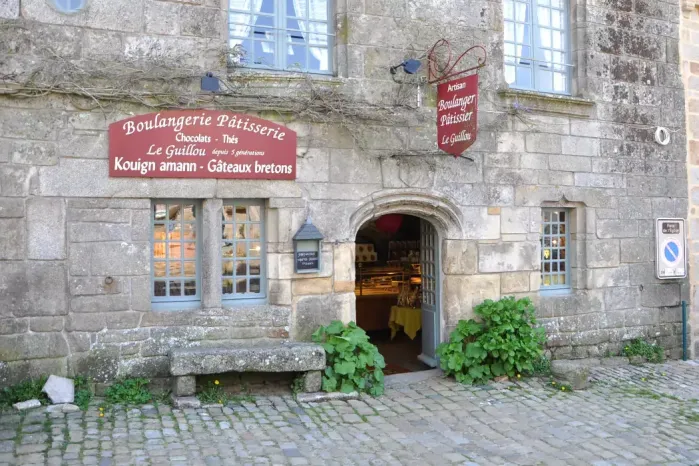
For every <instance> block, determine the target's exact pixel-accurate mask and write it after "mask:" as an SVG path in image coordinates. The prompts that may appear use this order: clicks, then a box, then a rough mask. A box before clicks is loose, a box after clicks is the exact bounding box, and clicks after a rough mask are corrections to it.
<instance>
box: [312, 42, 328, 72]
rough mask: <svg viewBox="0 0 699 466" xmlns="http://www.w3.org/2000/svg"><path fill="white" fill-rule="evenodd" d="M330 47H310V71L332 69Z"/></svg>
mask: <svg viewBox="0 0 699 466" xmlns="http://www.w3.org/2000/svg"><path fill="white" fill-rule="evenodd" d="M329 53H330V52H328V49H324V48H320V47H311V48H310V49H309V54H310V55H309V58H308V69H309V71H330V58H329Z"/></svg>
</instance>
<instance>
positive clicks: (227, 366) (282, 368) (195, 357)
mask: <svg viewBox="0 0 699 466" xmlns="http://www.w3.org/2000/svg"><path fill="white" fill-rule="evenodd" d="M323 370H325V350H324V349H323V347H322V346H320V345H316V344H312V343H277V342H274V343H265V344H261V345H249V346H234V347H214V348H177V349H173V350H171V351H170V374H171V375H172V376H173V377H174V379H173V385H172V395H173V398H179V397H191V396H193V395H194V394H195V391H196V376H197V375H209V374H221V373H224V372H302V373H304V374H303V384H302V387H301V389H302V391H303V392H318V391H320V388H321V381H322V371H323Z"/></svg>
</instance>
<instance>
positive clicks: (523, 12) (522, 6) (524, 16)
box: [515, 2, 531, 23]
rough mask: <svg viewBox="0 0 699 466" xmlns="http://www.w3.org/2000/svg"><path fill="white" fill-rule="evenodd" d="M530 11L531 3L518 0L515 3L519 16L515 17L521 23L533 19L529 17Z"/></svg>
mask: <svg viewBox="0 0 699 466" xmlns="http://www.w3.org/2000/svg"><path fill="white" fill-rule="evenodd" d="M529 11H530V9H529V5H527V4H526V3H519V2H517V3H516V4H515V12H516V15H517V17H516V18H515V19H516V20H517V21H519V22H520V23H529V22H530V21H531V19H530V18H529Z"/></svg>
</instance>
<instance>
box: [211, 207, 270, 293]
mask: <svg viewBox="0 0 699 466" xmlns="http://www.w3.org/2000/svg"><path fill="white" fill-rule="evenodd" d="M264 244H265V243H264V207H263V205H262V203H261V202H254V201H224V203H223V238H222V245H221V247H222V250H221V255H222V260H223V262H222V266H223V270H222V274H221V275H222V277H221V279H222V293H223V299H224V300H228V299H261V298H264V297H265V290H266V283H265V268H264V253H265V250H264Z"/></svg>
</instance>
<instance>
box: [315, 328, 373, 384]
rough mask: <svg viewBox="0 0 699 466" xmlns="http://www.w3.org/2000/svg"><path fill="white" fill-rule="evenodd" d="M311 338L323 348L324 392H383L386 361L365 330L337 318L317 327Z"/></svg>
mask: <svg viewBox="0 0 699 466" xmlns="http://www.w3.org/2000/svg"><path fill="white" fill-rule="evenodd" d="M313 341H315V342H316V343H322V345H323V348H325V354H326V358H327V367H326V368H325V372H324V374H323V391H326V392H334V391H337V390H338V389H339V390H340V391H341V392H343V393H350V392H353V391H360V392H366V393H369V394H370V395H373V396H379V395H381V394H383V391H384V386H383V380H384V378H383V377H384V376H383V368H384V367H386V362H385V361H384V359H383V356H381V354H380V353H379V350H378V349H377V348H376V346H375V345H372V344H371V343H370V342H369V337H368V336H367V334H366V332H364V330H362V329H361V328H359V327H357V324H355V323H354V322H350V323H349V324H348V325H347V326H345V325H344V324H343V323H342V322H340V321H339V320H336V321H333V322H332V323H330V325H328V326H327V327H322V326H321V327H320V328H319V329H318V330H316V332H315V333H314V334H313Z"/></svg>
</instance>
